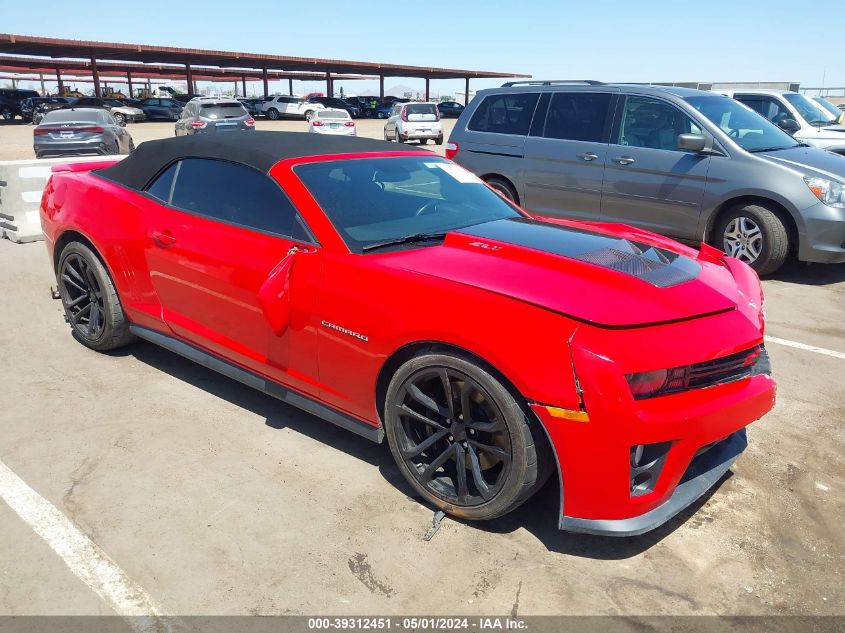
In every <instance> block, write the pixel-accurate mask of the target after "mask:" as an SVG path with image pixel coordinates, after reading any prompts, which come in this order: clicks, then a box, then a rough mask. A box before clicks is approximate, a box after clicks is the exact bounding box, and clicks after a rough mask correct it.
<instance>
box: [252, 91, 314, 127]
mask: <svg viewBox="0 0 845 633" xmlns="http://www.w3.org/2000/svg"><path fill="white" fill-rule="evenodd" d="M316 109H318V107H316V106H314V105H308V104H307V103H306V101H305V99H300V98H299V97H292V96H290V95H274V96H272V97H267V98H266V99H264V102H263V103H262V104H261V112H262V114H264V115H265V116H266V117H267V118H268V119H270V120H271V121H276V120H277V119H281V118H282V117H297V118H298V117H302V118H304V119H308V118H310V117H309V116H308V114H309V113H311V112H313V111H314V110H316ZM319 109H322V106H320V107H319Z"/></svg>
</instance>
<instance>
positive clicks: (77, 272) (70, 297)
mask: <svg viewBox="0 0 845 633" xmlns="http://www.w3.org/2000/svg"><path fill="white" fill-rule="evenodd" d="M59 282H60V284H61V289H60V292H59V294H60V295H61V298H62V303H63V304H64V307H65V312H66V313H67V316H68V320H69V321H70V325H71V327H72V328H73V330H74V332H76V333H77V334H78V335H79V336H81V337H82V338H84V339H85V340H86V341H96V340H98V339H99V338H100V337H102V335H103V331H104V330H105V325H106V322H105V315H106V304H105V298H104V296H103V289H102V287H101V286H100V283H99V281H98V280H97V277H96V276H95V274H94V271H93V270H92V268H91V265H90V264H89V262H87V261H86V259H85V258H83V257H82V256H81V255H80V254H77V253H72V254H70V255H68V256H67V257H65V258H64V261H63V262H62V268H61V271H60V276H59Z"/></svg>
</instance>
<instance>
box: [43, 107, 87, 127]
mask: <svg viewBox="0 0 845 633" xmlns="http://www.w3.org/2000/svg"><path fill="white" fill-rule="evenodd" d="M101 112H102V110H53V111H51V112H48V113H47V114H45V115H44V118H43V119H41V123H42V124H44V123H65V122H70V121H84V122H90V123H100V122H101V121H102V119H101V118H100V113H101Z"/></svg>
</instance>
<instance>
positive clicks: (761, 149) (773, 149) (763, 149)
mask: <svg viewBox="0 0 845 633" xmlns="http://www.w3.org/2000/svg"><path fill="white" fill-rule="evenodd" d="M796 147H806V146H805V145H804V143H796V144H795V145H789V146H788V147H755V148H754V149H750V150H748V151H749V152H751V153H752V154H757V153H758V152H779V151H780V150H782V149H795V148H796Z"/></svg>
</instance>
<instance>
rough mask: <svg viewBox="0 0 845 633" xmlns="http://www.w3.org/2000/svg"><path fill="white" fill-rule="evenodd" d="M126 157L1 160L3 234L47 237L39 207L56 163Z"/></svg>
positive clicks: (27, 239)
mask: <svg viewBox="0 0 845 633" xmlns="http://www.w3.org/2000/svg"><path fill="white" fill-rule="evenodd" d="M110 158H123V157H122V156H63V157H62V158H37V159H30V160H3V161H0V237H5V238H7V239H10V240H12V241H13V242H18V243H22V242H34V241H36V240H43V239H44V234H43V233H42V232H41V220H40V219H39V217H38V208H39V207H40V206H41V194H42V192H43V191H44V185H46V184H47V179H48V178H49V177H50V169H51V168H52V166H53V165H58V164H66V163H80V162H89V161H98V160H104V159H105V160H107V159H110Z"/></svg>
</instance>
